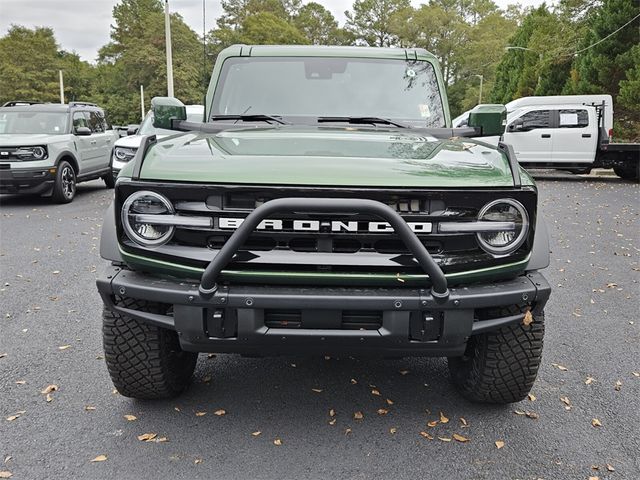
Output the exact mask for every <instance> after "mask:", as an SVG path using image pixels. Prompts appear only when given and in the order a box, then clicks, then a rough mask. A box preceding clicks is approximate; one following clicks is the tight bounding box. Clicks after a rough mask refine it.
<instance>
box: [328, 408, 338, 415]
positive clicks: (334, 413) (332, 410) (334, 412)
mask: <svg viewBox="0 0 640 480" xmlns="http://www.w3.org/2000/svg"><path fill="white" fill-rule="evenodd" d="M329 416H330V417H335V416H336V411H335V410H334V409H333V408H332V409H331V410H329Z"/></svg>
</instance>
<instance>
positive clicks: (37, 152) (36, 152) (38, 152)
mask: <svg viewBox="0 0 640 480" xmlns="http://www.w3.org/2000/svg"><path fill="white" fill-rule="evenodd" d="M31 152H32V155H33V157H34V158H37V159H38V160H41V159H43V158H44V157H45V156H46V155H47V151H46V150H45V149H44V148H42V147H33V148H32V149H31Z"/></svg>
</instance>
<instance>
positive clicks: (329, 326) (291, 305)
mask: <svg viewBox="0 0 640 480" xmlns="http://www.w3.org/2000/svg"><path fill="white" fill-rule="evenodd" d="M97 284H98V290H99V291H100V294H101V296H102V299H103V301H104V303H105V305H106V306H107V308H109V309H111V310H113V311H115V312H119V313H121V314H124V315H127V316H129V317H131V318H133V319H135V320H138V321H143V322H147V323H150V324H153V325H156V326H159V327H163V328H168V329H172V330H176V331H177V332H178V334H179V338H180V343H181V346H182V348H183V349H185V350H189V351H199V352H222V353H224V352H228V353H245V354H261V355H273V354H285V353H286V354H289V353H292V354H295V353H319V354H349V355H357V354H364V355H369V354H371V355H383V356H398V355H415V356H459V355H462V354H463V352H464V349H465V346H466V342H467V340H468V338H469V337H470V336H471V335H475V334H479V333H484V332H487V331H491V330H495V329H498V328H501V327H502V326H505V325H509V324H514V323H517V322H521V321H522V319H523V317H524V314H523V313H518V314H516V315H507V316H501V317H497V318H494V317H491V318H490V319H485V320H479V319H478V311H479V310H480V309H494V308H496V309H497V308H499V307H513V306H519V307H520V308H523V307H524V308H526V307H529V308H531V309H532V311H533V313H534V314H535V313H537V312H540V311H541V310H542V309H543V308H544V305H545V303H546V302H547V299H548V298H549V294H550V287H549V285H548V283H547V282H546V280H545V279H544V277H543V276H542V275H541V274H540V273H538V272H530V273H528V274H526V275H522V276H520V277H517V278H514V279H512V280H507V281H500V282H496V283H493V284H482V285H469V286H466V287H459V288H449V295H448V298H446V299H442V298H438V297H437V295H436V296H434V295H432V292H431V291H429V290H427V289H407V288H398V289H393V288H325V287H277V286H253V285H231V286H223V285H221V286H220V287H219V288H217V289H216V290H215V292H213V293H207V294H202V293H201V291H200V290H199V284H198V283H197V282H188V281H183V280H180V279H171V278H160V277H153V276H150V275H149V274H143V273H138V272H135V271H131V270H127V269H121V268H119V267H115V266H109V267H108V271H107V273H106V275H105V276H103V277H101V278H99V279H98V281H97ZM118 297H127V298H133V299H138V300H145V301H149V302H158V303H162V304H164V305H166V306H167V308H166V312H165V314H157V313H149V312H146V311H141V310H133V309H130V308H125V307H123V306H122V305H121V304H120V303H119V302H118V301H117V298H118Z"/></svg>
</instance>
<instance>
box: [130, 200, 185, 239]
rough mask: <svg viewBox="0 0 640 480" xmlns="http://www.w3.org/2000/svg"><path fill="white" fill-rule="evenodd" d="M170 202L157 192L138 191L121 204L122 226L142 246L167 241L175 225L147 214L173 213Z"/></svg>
mask: <svg viewBox="0 0 640 480" xmlns="http://www.w3.org/2000/svg"><path fill="white" fill-rule="evenodd" d="M174 212H175V210H174V208H173V205H171V202H170V201H169V200H167V199H166V198H165V197H163V196H162V195H160V194H159V193H155V192H150V191H145V190H143V191H140V192H136V193H134V194H132V195H131V196H129V198H127V200H126V201H125V202H124V205H123V206H122V226H123V228H124V231H125V233H126V234H127V236H128V237H129V238H130V239H131V240H133V241H134V242H136V243H137V244H139V245H142V246H144V247H158V246H160V245H164V244H165V243H167V242H168V241H169V240H170V239H171V236H172V235H173V232H174V230H175V227H174V226H173V225H163V224H162V222H157V223H156V222H155V221H154V220H153V218H149V216H160V215H173V213H174Z"/></svg>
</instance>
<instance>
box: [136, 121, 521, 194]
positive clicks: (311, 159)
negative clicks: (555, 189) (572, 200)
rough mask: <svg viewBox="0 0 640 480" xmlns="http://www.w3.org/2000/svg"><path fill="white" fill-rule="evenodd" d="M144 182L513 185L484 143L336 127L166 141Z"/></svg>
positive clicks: (151, 157) (147, 163)
mask: <svg viewBox="0 0 640 480" xmlns="http://www.w3.org/2000/svg"><path fill="white" fill-rule="evenodd" d="M140 178H141V179H145V180H160V181H180V182H198V183H238V184H254V185H255V184H277V185H323V186H381V187H390V186H394V187H454V186H464V187H511V186H513V179H512V176H511V170H510V168H509V163H508V160H507V158H506V156H505V155H504V154H503V153H502V152H500V151H498V150H496V149H495V148H493V147H491V146H489V145H487V144H483V143H480V142H476V141H473V140H471V139H466V138H465V139H449V140H438V139H436V138H434V137H430V136H426V135H423V134H419V133H413V132H408V131H405V130H395V129H394V130H391V129H376V130H373V129H372V130H366V129H362V130H358V129H354V128H335V127H316V128H314V127H304V128H301V127H288V126H285V127H267V128H251V129H241V130H226V131H223V132H221V133H218V134H201V133H195V132H194V133H186V134H183V135H177V136H171V137H167V138H165V139H162V140H160V141H159V142H158V143H157V144H156V145H154V146H153V147H152V148H151V149H150V150H149V152H148V153H147V155H146V158H145V160H144V163H143V166H142V170H141V174H140ZM526 179H527V176H524V177H523V181H525V182H526V181H527V180H526Z"/></svg>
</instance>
